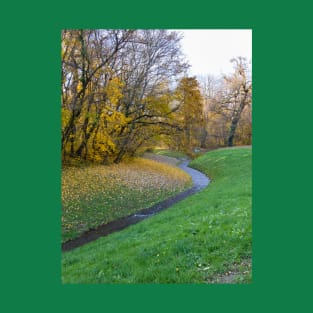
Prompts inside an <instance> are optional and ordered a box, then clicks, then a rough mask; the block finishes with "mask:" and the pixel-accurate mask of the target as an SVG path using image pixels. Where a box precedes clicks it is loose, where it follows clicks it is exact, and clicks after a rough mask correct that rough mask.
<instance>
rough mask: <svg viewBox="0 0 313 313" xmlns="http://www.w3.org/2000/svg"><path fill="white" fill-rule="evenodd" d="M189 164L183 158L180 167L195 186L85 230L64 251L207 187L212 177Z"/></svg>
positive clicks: (163, 208) (130, 223)
mask: <svg viewBox="0 0 313 313" xmlns="http://www.w3.org/2000/svg"><path fill="white" fill-rule="evenodd" d="M188 164H189V161H188V160H183V161H182V162H181V163H180V164H179V165H178V167H179V168H181V169H182V170H183V171H185V172H186V173H187V174H189V175H190V176H191V178H192V182H193V186H192V187H191V188H190V189H188V190H186V191H183V192H181V193H179V194H178V195H175V196H172V197H170V198H168V199H166V200H164V201H161V202H159V203H157V204H155V205H154V206H152V207H150V208H146V209H142V210H140V211H138V212H137V213H135V214H132V215H129V216H126V217H122V218H120V219H118V220H115V221H112V222H110V223H107V224H104V225H101V226H99V227H97V228H96V229H90V230H88V231H86V232H84V233H83V234H82V235H81V236H80V237H78V238H75V239H73V240H70V241H67V242H65V243H63V244H62V251H69V250H72V249H74V248H77V247H80V246H82V245H84V244H86V243H88V242H91V241H94V240H96V239H98V238H100V237H103V236H106V235H109V234H111V233H113V232H116V231H118V230H122V229H124V228H126V227H127V226H129V225H133V224H136V223H138V222H140V221H142V220H144V219H146V218H148V217H150V216H152V215H154V214H156V213H158V212H160V211H162V210H165V209H167V208H169V207H170V206H172V205H173V204H175V203H177V202H179V201H181V200H183V199H185V198H187V197H189V196H191V195H192V194H194V193H196V192H198V191H200V190H202V189H203V188H205V187H206V186H207V185H208V184H209V182H210V179H209V178H208V177H207V176H205V175H204V174H203V173H201V172H199V171H197V170H195V169H192V168H190V167H189V166H188Z"/></svg>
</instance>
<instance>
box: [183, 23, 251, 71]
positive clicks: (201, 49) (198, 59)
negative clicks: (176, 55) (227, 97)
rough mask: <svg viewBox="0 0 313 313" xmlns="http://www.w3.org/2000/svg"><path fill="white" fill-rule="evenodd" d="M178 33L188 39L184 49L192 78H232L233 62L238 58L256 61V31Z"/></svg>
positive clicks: (232, 30)
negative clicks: (254, 37) (201, 76)
mask: <svg viewBox="0 0 313 313" xmlns="http://www.w3.org/2000/svg"><path fill="white" fill-rule="evenodd" d="M178 31H180V32H182V33H183V35H184V39H183V40H182V48H183V51H184V54H185V55H186V58H187V60H188V61H189V63H190V64H191V69H190V74H191V75H207V74H213V75H215V76H219V75H220V74H222V73H224V74H228V73H230V72H232V71H233V65H232V63H231V62H230V60H231V59H232V58H234V57H238V56H242V57H246V58H247V60H248V61H252V30H250V29H244V30H243V29H241V30H239V29H238V30H237V29H229V30H227V29H221V30H218V29H214V30H207V29H205V30H204V29H199V30H178Z"/></svg>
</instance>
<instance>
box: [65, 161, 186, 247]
mask: <svg viewBox="0 0 313 313" xmlns="http://www.w3.org/2000/svg"><path fill="white" fill-rule="evenodd" d="M165 161H166V160H165ZM190 183H191V180H190V177H189V176H188V175H186V174H185V173H184V172H182V171H181V170H179V169H177V168H173V167H171V166H168V165H167V164H161V163H159V162H154V161H153V160H146V159H140V158H139V159H136V160H134V161H133V162H130V163H123V164H118V165H111V166H104V165H94V166H91V165H89V166H83V167H77V166H76V167H75V166H72V167H64V168H63V170H62V205H63V210H62V241H63V242H65V241H67V240H69V239H72V238H75V237H77V236H78V235H79V234H81V233H82V232H84V231H86V230H88V229H90V228H94V227H97V226H99V225H101V224H103V223H107V222H110V221H112V220H115V219H117V218H119V217H122V216H127V215H129V214H131V213H133V212H135V211H138V210H139V209H143V208H146V207H150V206H152V205H153V204H155V203H157V202H159V201H161V200H164V199H166V198H168V197H169V196H171V195H173V194H176V193H178V192H180V191H182V190H184V189H186V188H187V187H188V186H190Z"/></svg>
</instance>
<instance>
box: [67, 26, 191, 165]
mask: <svg viewBox="0 0 313 313" xmlns="http://www.w3.org/2000/svg"><path fill="white" fill-rule="evenodd" d="M179 42H180V37H179V36H178V34H177V33H176V32H168V31H165V30H64V31H63V32H62V89H61V91H62V156H63V159H65V158H67V157H70V158H73V157H74V158H80V159H90V160H96V161H103V162H112V161H114V162H116V163H118V162H120V161H121V160H122V159H123V158H124V157H127V156H129V155H133V154H134V153H135V152H136V150H137V149H138V148H139V147H140V146H142V144H143V143H144V142H145V141H147V140H149V138H152V137H153V136H156V135H157V134H160V133H163V132H165V130H164V129H166V128H171V127H175V125H174V122H173V120H172V119H171V111H172V110H171V108H169V106H168V104H169V103H170V99H171V97H172V94H173V91H171V90H170V88H169V86H170V85H171V84H173V82H174V81H175V79H176V78H177V77H179V75H180V74H181V73H183V72H184V70H185V69H186V67H187V65H186V64H185V63H184V62H183V59H182V57H181V51H180V45H179Z"/></svg>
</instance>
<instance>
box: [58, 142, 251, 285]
mask: <svg viewBox="0 0 313 313" xmlns="http://www.w3.org/2000/svg"><path fill="white" fill-rule="evenodd" d="M192 166H193V167H195V168H198V169H201V170H202V171H203V172H205V173H207V174H208V175H209V176H210V178H211V179H212V182H211V183H210V185H209V186H208V187H207V188H206V189H204V190H203V191H201V192H199V193H198V194H195V195H193V196H191V197H189V198H187V199H185V200H183V201H181V202H180V203H177V204H176V205H174V206H173V207H171V208H170V209H168V210H166V211H163V212H162V213H160V214H158V215H156V216H154V217H152V218H150V219H147V220H145V221H143V222H141V223H139V224H137V225H133V226H131V227H129V228H128V229H125V230H123V231H121V232H118V233H114V234H112V235H110V236H108V237H104V238H101V239H99V240H97V241H95V242H93V243H90V244H87V245H86V246H83V247H81V248H78V249H75V250H73V251H71V252H68V253H63V260H62V280H63V282H64V283H211V282H250V281H251V253H252V251H251V250H252V239H251V149H250V148H242V149H221V150H216V151H212V152H209V153H207V154H205V155H203V156H201V157H199V158H198V159H196V160H194V161H192Z"/></svg>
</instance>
